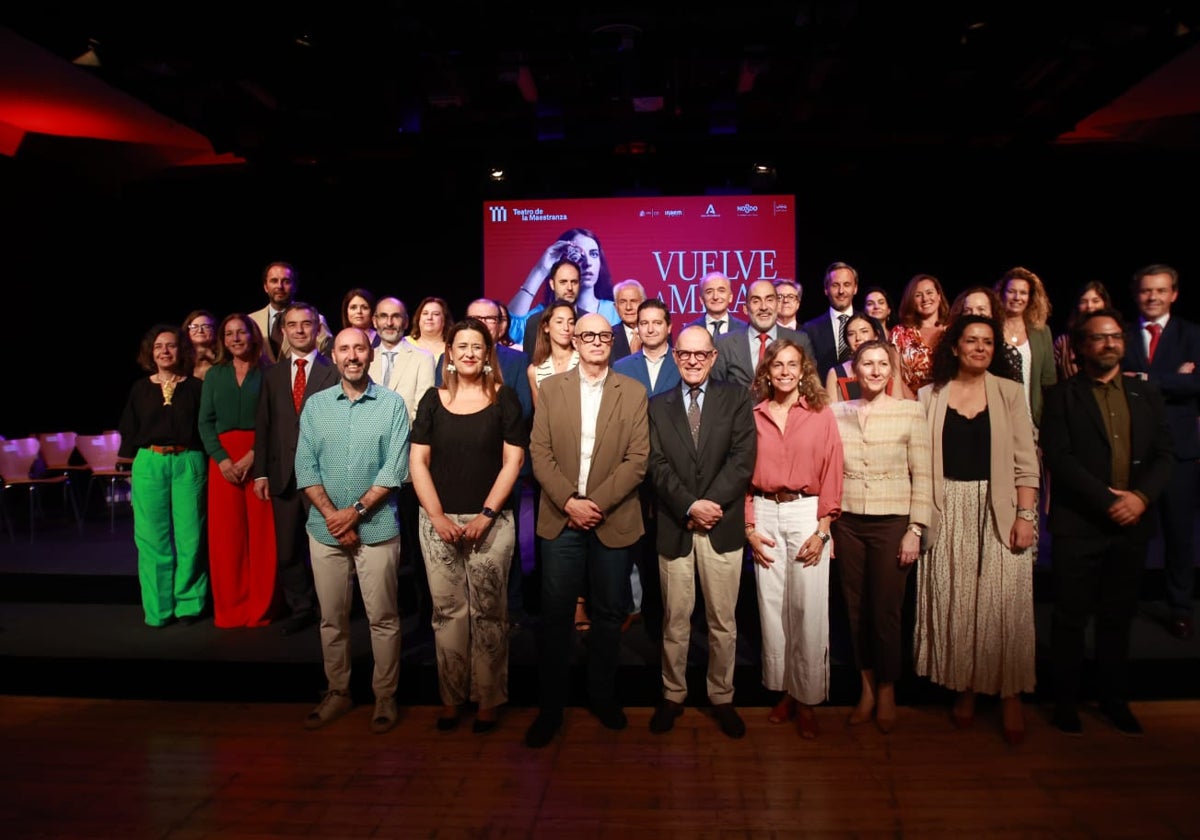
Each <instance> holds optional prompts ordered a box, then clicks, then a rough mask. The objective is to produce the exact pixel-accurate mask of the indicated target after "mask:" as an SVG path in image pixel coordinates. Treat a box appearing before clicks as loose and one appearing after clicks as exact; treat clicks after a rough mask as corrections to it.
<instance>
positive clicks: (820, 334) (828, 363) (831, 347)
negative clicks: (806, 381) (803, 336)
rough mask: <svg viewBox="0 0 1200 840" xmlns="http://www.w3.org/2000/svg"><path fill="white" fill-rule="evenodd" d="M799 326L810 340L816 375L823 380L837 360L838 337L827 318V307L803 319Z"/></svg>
mask: <svg viewBox="0 0 1200 840" xmlns="http://www.w3.org/2000/svg"><path fill="white" fill-rule="evenodd" d="M800 326H801V328H802V329H803V330H804V332H805V333H807V334H808V337H809V338H810V339H811V340H812V343H813V350H814V355H815V359H814V360H813V361H814V362H815V363H816V365H817V375H818V376H820V377H821V381H822V382H824V381H825V377H826V376H828V375H829V369H830V368H831V367H833V366H834V365H836V364H837V362H838V357H837V341H838V337H837V335H836V334H835V332H834V329H833V322H832V321H831V320H830V318H829V309H828V307H827V308H826V309H825V311H824V312H822V313H821V314H820V315H818V316H817V317H816V318H813V319H812V320H811V321H805V322H804V323H803V324H801V325H800Z"/></svg>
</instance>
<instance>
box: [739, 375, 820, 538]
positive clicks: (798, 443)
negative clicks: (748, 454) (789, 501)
mask: <svg viewBox="0 0 1200 840" xmlns="http://www.w3.org/2000/svg"><path fill="white" fill-rule="evenodd" d="M768 402H769V400H763V401H762V402H760V403H759V404H758V405H756V406H755V407H754V425H755V428H756V430H757V432H758V456H757V457H756V458H755V461H754V474H753V475H752V476H751V477H750V488H749V489H748V490H747V492H746V523H747V524H754V491H755V490H761V491H763V492H764V493H778V492H781V491H790V492H793V493H797V492H799V493H804V494H805V495H806V496H816V497H817V518H818V519H819V518H821V517H823V516H828V517H830V518H831V519H837V517H838V514H840V513H841V512H842V507H841V506H842V436H841V434H840V433H839V432H838V426H837V420H836V419H835V418H834V416H833V412H832V411H830V410H829V409H828V408H823V409H821V410H820V411H809V410H808V403H807V402H805V400H804V398H803V397H801V398H800V400H799V401H798V402H797V403H796V405H794V406H792V407H791V409H790V410H789V411H788V417H787V423H786V425H785V429H786V430H785V431H782V432H781V431H780V430H779V427H778V426H776V425H775V421H774V420H772V419H771V412H770V410H769V409H768V408H767V404H768Z"/></svg>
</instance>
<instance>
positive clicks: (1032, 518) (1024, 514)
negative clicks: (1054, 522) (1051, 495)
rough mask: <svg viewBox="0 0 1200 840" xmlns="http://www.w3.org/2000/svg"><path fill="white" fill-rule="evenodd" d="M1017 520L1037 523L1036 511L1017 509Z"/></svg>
mask: <svg viewBox="0 0 1200 840" xmlns="http://www.w3.org/2000/svg"><path fill="white" fill-rule="evenodd" d="M1017 519H1024V520H1025V521H1026V522H1037V519H1038V515H1037V511H1036V510H1034V509H1033V508H1017Z"/></svg>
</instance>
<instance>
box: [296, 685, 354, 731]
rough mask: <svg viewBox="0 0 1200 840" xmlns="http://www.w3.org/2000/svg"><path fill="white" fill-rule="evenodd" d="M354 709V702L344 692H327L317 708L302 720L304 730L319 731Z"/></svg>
mask: <svg viewBox="0 0 1200 840" xmlns="http://www.w3.org/2000/svg"><path fill="white" fill-rule="evenodd" d="M352 708H354V701H352V700H351V699H350V695H349V694H347V693H346V692H344V691H327V692H325V696H324V697H322V698H321V702H320V703H318V704H317V707H316V708H315V709H313V710H312V711H311V712H309V713H308V717H306V718H305V719H304V728H305V729H320V728H321V727H322V726H324V725H325V724H327V723H332V722H333V721H335V720H337V719H338V718H340V717H341V716H342V715H344V714H346V712H348V711H350V710H351V709H352Z"/></svg>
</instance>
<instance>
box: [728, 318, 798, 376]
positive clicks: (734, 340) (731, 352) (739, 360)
mask: <svg viewBox="0 0 1200 840" xmlns="http://www.w3.org/2000/svg"><path fill="white" fill-rule="evenodd" d="M746 332H747V331H746V330H742V331H741V332H735V333H730V334H729V335H722V336H721V338H720V339H719V340H718V341H717V361H716V364H714V365H713V369H712V378H713V379H718V380H720V381H722V382H736V383H738V384H739V385H743V386H745V387H747V388H749V387H750V383H752V382H753V381H754V369H755V368H756V367H757V366H758V359H757V358H752V357H751V356H750V342H749V339H747V337H746ZM775 336H776V338H788V339H791V340H792V341H794V342H796V344H798V345H800V347H801V349H803V350H804V352H805V353H806V354H808V357H809V358H810V359H811V358H813V356H814V353H813V346H812V340H811V339H809V337H808V335H807V334H806V333H803V332H798V331H796V330H789V329H788V328H787V327H776V328H775Z"/></svg>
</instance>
